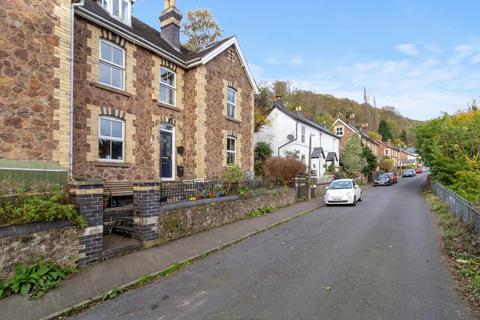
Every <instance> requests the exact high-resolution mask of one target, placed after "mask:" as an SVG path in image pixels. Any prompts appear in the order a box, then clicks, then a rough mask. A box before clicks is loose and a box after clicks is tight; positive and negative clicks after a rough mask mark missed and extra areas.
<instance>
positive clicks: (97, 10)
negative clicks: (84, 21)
mask: <svg viewBox="0 0 480 320" xmlns="http://www.w3.org/2000/svg"><path fill="white" fill-rule="evenodd" d="M76 10H78V11H81V12H86V13H91V14H94V15H96V16H98V17H100V18H102V19H105V20H107V21H108V22H109V23H111V24H112V25H114V26H115V27H118V28H120V29H124V30H127V31H129V32H130V33H132V34H134V35H135V36H137V37H139V38H141V39H144V40H146V41H148V42H150V43H152V44H153V45H155V46H157V47H159V48H161V49H163V50H165V51H166V52H168V53H169V54H171V55H172V56H174V57H175V58H177V59H179V60H181V61H183V62H185V63H186V62H188V61H191V60H195V59H199V58H202V57H204V56H206V55H207V54H209V53H210V52H212V51H213V50H215V49H216V48H218V47H219V46H221V45H222V44H223V43H225V42H226V41H228V40H229V39H231V38H233V36H232V37H228V38H225V39H223V40H220V41H218V42H215V43H214V44H211V45H210V46H208V47H207V48H205V49H203V50H200V51H196V52H193V51H190V50H188V49H187V48H185V47H183V46H182V47H181V49H180V51H178V50H176V49H175V48H174V47H172V46H171V45H170V44H169V43H168V42H167V41H166V40H165V39H164V38H163V37H162V34H161V32H160V31H159V30H157V29H155V28H152V27H151V26H149V25H148V24H146V23H144V22H143V21H141V20H139V19H137V18H135V17H133V16H132V20H131V27H130V26H128V25H126V24H124V23H122V22H121V21H119V20H117V19H114V18H112V17H111V16H110V14H108V12H106V11H105V10H104V9H103V8H102V7H101V6H100V5H99V4H98V3H97V2H96V1H95V0H85V3H84V5H83V6H82V7H80V8H77V9H76Z"/></svg>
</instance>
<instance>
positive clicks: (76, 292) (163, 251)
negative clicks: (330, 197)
mask: <svg viewBox="0 0 480 320" xmlns="http://www.w3.org/2000/svg"><path fill="white" fill-rule="evenodd" d="M322 204H323V201H322V200H320V199H316V200H312V201H308V202H299V203H296V204H294V205H292V206H289V207H285V208H282V209H279V210H277V211H276V212H274V213H272V214H269V215H266V216H263V217H258V218H254V219H246V220H241V221H237V222H235V223H232V224H229V225H226V226H223V227H221V228H216V229H212V230H209V231H206V232H203V233H200V234H196V235H193V236H190V237H187V238H183V239H179V240H176V241H172V242H170V243H167V244H165V245H162V246H158V247H154V248H150V249H147V250H142V251H137V252H134V253H131V254H129V255H125V256H122V257H117V258H113V259H111V260H108V261H105V262H102V263H98V264H95V265H92V266H89V267H87V268H85V269H82V270H81V271H80V272H79V273H78V274H76V275H75V276H74V277H72V278H71V279H68V280H66V281H63V282H62V283H61V284H60V286H59V287H58V288H56V289H54V290H53V291H51V292H49V293H48V294H47V295H46V296H45V297H44V298H43V299H40V300H28V299H27V298H24V297H21V296H19V295H15V296H11V297H8V298H6V299H3V300H0V320H13V319H15V320H38V319H49V318H51V317H52V316H54V315H58V314H60V313H62V312H64V311H67V310H68V309H69V308H70V307H72V306H74V305H77V304H81V303H84V302H88V301H90V300H91V299H98V298H99V297H101V296H102V295H103V294H104V293H105V292H107V291H109V290H111V289H114V288H119V287H121V286H125V285H128V284H130V283H132V282H134V281H135V280H138V279H139V278H141V277H142V276H144V275H150V274H154V273H157V272H160V271H162V270H164V269H165V268H167V267H169V266H171V265H172V264H174V263H176V262H180V261H184V260H188V259H190V258H194V257H197V256H200V255H202V254H203V253H206V252H210V251H212V250H217V249H219V248H223V247H225V246H227V245H228V244H231V243H234V242H236V241H238V240H239V239H243V238H245V237H248V236H250V235H253V234H255V233H258V231H261V230H265V229H267V228H269V227H271V226H273V225H276V224H278V223H281V222H283V221H288V220H289V219H293V218H295V217H296V216H298V215H302V214H305V213H306V212H309V211H311V210H313V209H316V208H318V207H320V206H321V205H322ZM137 319H140V318H137Z"/></svg>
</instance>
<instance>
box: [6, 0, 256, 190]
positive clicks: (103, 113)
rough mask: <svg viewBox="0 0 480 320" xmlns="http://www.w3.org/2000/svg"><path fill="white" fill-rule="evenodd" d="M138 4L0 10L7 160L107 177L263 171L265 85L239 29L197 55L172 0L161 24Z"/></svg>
mask: <svg viewBox="0 0 480 320" xmlns="http://www.w3.org/2000/svg"><path fill="white" fill-rule="evenodd" d="M133 5H134V4H133V1H131V0H111V1H106V0H84V1H73V2H72V1H71V0H55V1H41V2H40V1H27V0H19V1H7V2H5V3H4V4H3V5H2V6H1V7H0V16H2V19H0V27H1V28H2V30H4V31H5V32H2V35H1V36H0V43H2V46H1V48H0V66H1V67H0V92H1V93H0V123H1V124H2V125H1V126H0V167H1V166H2V161H11V160H15V161H20V162H21V161H24V162H27V163H28V164H29V165H32V166H34V164H36V163H37V164H38V163H39V162H41V163H48V164H49V165H50V166H53V168H54V169H55V170H64V171H65V172H68V175H69V176H70V177H71V178H75V179H85V178H97V179H103V180H106V181H117V180H122V181H123V180H160V179H162V180H176V179H195V178H206V179H209V178H218V177H220V176H221V175H222V174H223V171H224V169H225V168H226V167H227V165H231V164H237V165H239V166H240V167H241V169H242V170H243V171H245V172H248V171H253V121H254V119H253V99H254V94H255V92H256V91H257V87H256V85H255V81H254V79H253V76H252V73H251V72H250V70H249V68H248V64H247V63H246V60H245V57H244V55H243V53H242V51H241V49H240V46H239V44H238V40H237V38H236V37H229V38H226V39H224V40H221V41H219V42H217V43H214V44H211V45H210V46H208V47H206V48H204V49H202V50H199V51H196V52H192V51H189V50H187V49H186V48H184V47H183V46H182V45H181V44H180V22H181V19H182V15H181V13H180V11H179V10H178V9H177V8H176V6H175V1H174V0H166V1H165V8H164V10H163V12H161V14H160V24H161V28H160V30H157V29H155V28H152V27H150V26H148V25H147V24H145V23H143V22H142V21H140V20H138V19H137V18H135V17H133V16H132V14H131V10H132V6H133ZM159 13H160V8H159ZM72 57H73V60H72V61H71V58H72ZM9 163H11V162H9Z"/></svg>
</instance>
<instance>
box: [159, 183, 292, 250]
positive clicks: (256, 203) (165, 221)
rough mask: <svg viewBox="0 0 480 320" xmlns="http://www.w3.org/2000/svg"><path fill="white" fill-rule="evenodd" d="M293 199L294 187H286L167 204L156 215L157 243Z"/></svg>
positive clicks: (285, 204)
mask: <svg viewBox="0 0 480 320" xmlns="http://www.w3.org/2000/svg"><path fill="white" fill-rule="evenodd" d="M295 201H296V194H295V190H294V189H287V190H270V191H266V192H263V193H261V194H258V195H250V196H244V197H242V196H231V197H225V198H216V199H205V200H200V201H195V202H194V203H188V202H187V203H178V204H172V205H167V206H164V207H162V208H161V212H160V215H159V217H158V221H157V224H156V233H157V234H158V240H157V241H156V242H159V243H165V242H168V241H172V240H175V239H179V238H183V237H187V236H190V235H192V234H195V233H199V232H202V231H206V230H209V229H213V228H216V227H220V226H223V225H226V224H229V223H232V222H235V221H237V220H241V219H245V218H246V217H247V214H248V213H249V212H250V211H252V210H254V209H258V208H260V207H266V206H269V207H272V208H274V209H278V208H281V207H284V206H288V205H291V204H293V203H294V202H295Z"/></svg>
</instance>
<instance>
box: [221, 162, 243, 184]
mask: <svg viewBox="0 0 480 320" xmlns="http://www.w3.org/2000/svg"><path fill="white" fill-rule="evenodd" d="M243 177H244V173H243V171H242V169H240V167H239V166H238V165H233V166H228V167H227V169H225V172H224V173H223V180H225V181H226V182H230V183H235V182H239V181H241V180H242V179H243Z"/></svg>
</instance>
